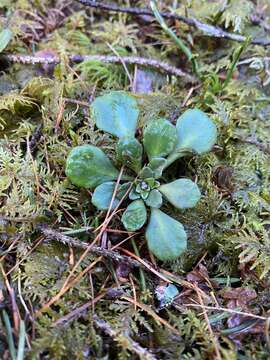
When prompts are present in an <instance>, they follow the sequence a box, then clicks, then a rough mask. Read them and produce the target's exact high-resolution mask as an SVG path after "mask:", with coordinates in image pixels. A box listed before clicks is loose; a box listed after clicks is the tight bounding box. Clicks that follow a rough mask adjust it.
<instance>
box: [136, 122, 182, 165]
mask: <svg viewBox="0 0 270 360" xmlns="http://www.w3.org/2000/svg"><path fill="white" fill-rule="evenodd" d="M176 142H177V132H176V128H175V126H173V125H172V124H171V123H170V122H169V121H168V120H166V119H157V120H153V121H151V122H150V123H149V124H148V125H147V126H146V128H145V130H144V134H143V145H144V148H145V150H146V153H147V155H148V158H149V159H150V160H151V159H152V158H154V157H164V156H167V155H169V154H170V153H171V152H172V151H173V150H174V148H175V145H176Z"/></svg>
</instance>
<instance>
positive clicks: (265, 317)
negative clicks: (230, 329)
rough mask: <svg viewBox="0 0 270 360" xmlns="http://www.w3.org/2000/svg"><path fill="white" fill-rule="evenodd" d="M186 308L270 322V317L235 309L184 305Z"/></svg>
mask: <svg viewBox="0 0 270 360" xmlns="http://www.w3.org/2000/svg"><path fill="white" fill-rule="evenodd" d="M183 305H184V306H187V307H188V306H191V307H195V308H196V307H197V308H204V309H207V310H214V311H221V312H228V313H231V314H237V315H242V316H247V317H252V318H254V319H258V320H264V321H266V320H268V319H269V316H260V315H255V314H252V313H248V312H244V311H238V310H233V309H227V308H223V307H216V306H206V305H203V306H202V305H199V304H183Z"/></svg>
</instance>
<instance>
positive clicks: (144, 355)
mask: <svg viewBox="0 0 270 360" xmlns="http://www.w3.org/2000/svg"><path fill="white" fill-rule="evenodd" d="M93 321H94V324H95V326H96V327H98V328H99V329H100V330H102V331H103V332H104V333H105V334H107V335H109V336H110V337H112V338H114V339H115V340H116V341H117V342H118V343H120V344H121V342H123V344H124V345H125V347H127V348H128V350H129V351H132V352H133V353H135V354H137V355H138V356H139V358H140V359H144V360H155V359H156V357H155V356H154V355H153V354H151V353H150V352H149V351H148V350H147V349H145V348H143V347H142V346H141V345H140V344H139V343H137V342H136V341H134V340H133V339H131V337H130V336H128V335H127V334H125V335H124V334H121V333H120V332H119V331H116V330H114V329H113V328H112V327H111V325H110V324H109V323H108V322H106V321H104V320H102V319H100V318H99V317H98V316H97V315H94V316H93Z"/></svg>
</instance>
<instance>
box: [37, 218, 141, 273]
mask: <svg viewBox="0 0 270 360" xmlns="http://www.w3.org/2000/svg"><path fill="white" fill-rule="evenodd" d="M39 230H40V231H41V232H42V233H43V234H44V235H45V236H46V238H48V239H51V240H56V241H59V242H61V243H63V244H65V245H70V246H72V247H76V248H79V249H87V248H89V244H88V243H86V242H83V241H79V240H76V239H74V238H72V237H70V236H66V235H64V234H61V233H60V232H58V231H55V230H53V229H50V228H48V227H46V226H43V225H40V226H39ZM91 252H93V253H95V254H97V255H99V256H100V255H102V256H104V257H107V258H110V259H111V260H113V261H116V262H125V263H128V264H129V265H130V266H132V267H135V268H138V267H140V266H142V265H141V264H140V263H139V262H138V261H137V260H134V259H132V258H130V257H128V256H125V255H120V254H119V253H117V252H116V251H112V250H108V249H104V248H102V247H99V246H95V245H94V246H92V248H91Z"/></svg>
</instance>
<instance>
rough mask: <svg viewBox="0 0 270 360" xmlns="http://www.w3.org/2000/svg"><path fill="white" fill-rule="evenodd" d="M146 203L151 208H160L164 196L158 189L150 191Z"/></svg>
mask: <svg viewBox="0 0 270 360" xmlns="http://www.w3.org/2000/svg"><path fill="white" fill-rule="evenodd" d="M145 203H146V205H147V206H149V207H153V208H160V207H161V206H162V195H161V193H160V192H159V191H158V190H157V189H153V190H151V191H150V193H149V195H148V198H147V199H146V200H145Z"/></svg>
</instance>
